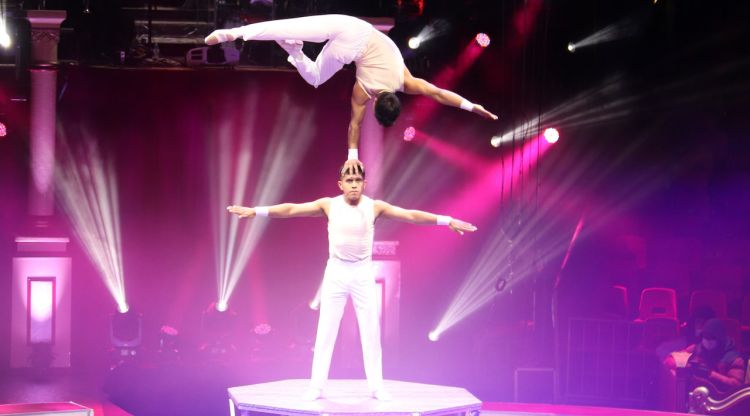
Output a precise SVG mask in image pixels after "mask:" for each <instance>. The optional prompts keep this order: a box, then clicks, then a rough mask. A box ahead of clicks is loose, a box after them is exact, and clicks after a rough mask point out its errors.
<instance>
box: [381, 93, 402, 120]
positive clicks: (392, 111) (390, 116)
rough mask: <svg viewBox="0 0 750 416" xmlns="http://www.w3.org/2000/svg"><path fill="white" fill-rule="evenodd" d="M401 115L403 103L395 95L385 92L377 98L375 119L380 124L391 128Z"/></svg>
mask: <svg viewBox="0 0 750 416" xmlns="http://www.w3.org/2000/svg"><path fill="white" fill-rule="evenodd" d="M400 113H401V101H400V100H399V99H398V97H397V96H396V94H395V93H392V92H388V91H383V92H381V93H380V94H378V96H377V98H375V118H376V119H378V123H380V124H381V125H383V126H385V127H390V126H392V125H393V123H395V122H396V119H397V118H398V115H399V114H400Z"/></svg>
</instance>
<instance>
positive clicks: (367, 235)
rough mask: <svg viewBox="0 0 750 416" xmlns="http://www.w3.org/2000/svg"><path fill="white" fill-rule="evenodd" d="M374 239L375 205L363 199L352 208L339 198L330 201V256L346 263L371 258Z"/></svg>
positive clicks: (342, 198)
mask: <svg viewBox="0 0 750 416" xmlns="http://www.w3.org/2000/svg"><path fill="white" fill-rule="evenodd" d="M374 238H375V203H374V201H373V200H372V199H371V198H369V197H366V196H364V195H362V197H361V198H360V200H359V204H357V205H355V206H353V205H349V204H348V203H347V202H346V201H344V196H343V195H339V196H337V197H335V198H332V199H331V206H330V208H329V210H328V255H329V257H330V258H333V259H338V260H343V261H350V262H355V261H362V260H368V259H370V258H372V243H373V240H374Z"/></svg>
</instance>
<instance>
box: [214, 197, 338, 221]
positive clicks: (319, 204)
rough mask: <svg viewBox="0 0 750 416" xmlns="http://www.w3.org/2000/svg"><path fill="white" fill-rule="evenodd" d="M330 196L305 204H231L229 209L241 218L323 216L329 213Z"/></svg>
mask: <svg viewBox="0 0 750 416" xmlns="http://www.w3.org/2000/svg"><path fill="white" fill-rule="evenodd" d="M329 205H330V198H321V199H318V200H316V201H312V202H305V203H303V204H292V203H284V204H278V205H271V206H267V207H254V208H251V207H243V206H240V205H230V206H228V207H227V211H229V212H230V213H232V214H236V215H237V216H239V217H240V218H252V217H274V218H292V217H322V216H324V215H326V214H327V212H328V206H329Z"/></svg>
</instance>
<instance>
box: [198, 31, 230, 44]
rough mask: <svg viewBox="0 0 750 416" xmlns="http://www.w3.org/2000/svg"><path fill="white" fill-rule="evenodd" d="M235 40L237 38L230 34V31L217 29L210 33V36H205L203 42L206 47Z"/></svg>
mask: <svg viewBox="0 0 750 416" xmlns="http://www.w3.org/2000/svg"><path fill="white" fill-rule="evenodd" d="M235 39H237V36H235V35H234V34H232V31H231V30H230V29H219V30H214V31H213V32H211V34H210V35H208V36H206V38H205V39H204V41H205V42H206V45H216V44H217V43H223V42H229V41H232V40H235Z"/></svg>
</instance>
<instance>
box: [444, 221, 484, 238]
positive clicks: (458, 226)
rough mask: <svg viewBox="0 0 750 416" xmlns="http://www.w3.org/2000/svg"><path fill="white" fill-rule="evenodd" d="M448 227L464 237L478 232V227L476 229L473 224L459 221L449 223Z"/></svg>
mask: <svg viewBox="0 0 750 416" xmlns="http://www.w3.org/2000/svg"><path fill="white" fill-rule="evenodd" d="M448 227H450V229H451V230H453V231H455V232H457V233H459V234H461V235H464V233H465V232H466V233H473V232H474V231H476V230H477V227H475V226H474V225H472V224H469V223H468V222H466V221H461V220H457V219H455V218H454V219H452V220H451V222H450V223H448Z"/></svg>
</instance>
